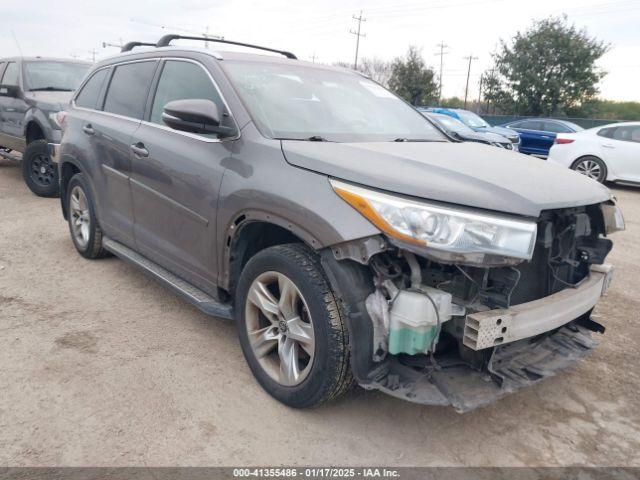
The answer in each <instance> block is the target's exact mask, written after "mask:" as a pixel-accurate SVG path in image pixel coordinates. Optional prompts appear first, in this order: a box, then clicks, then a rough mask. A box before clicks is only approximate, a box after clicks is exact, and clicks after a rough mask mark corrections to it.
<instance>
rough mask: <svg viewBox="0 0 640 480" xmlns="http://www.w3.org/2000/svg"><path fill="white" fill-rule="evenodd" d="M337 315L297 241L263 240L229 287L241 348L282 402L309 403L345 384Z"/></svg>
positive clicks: (348, 381)
mask: <svg viewBox="0 0 640 480" xmlns="http://www.w3.org/2000/svg"><path fill="white" fill-rule="evenodd" d="M343 318H344V317H343V313H342V311H341V308H340V305H339V304H338V302H337V301H336V299H335V297H334V296H333V292H332V291H331V288H330V287H329V284H328V282H327V280H326V279H325V277H324V273H323V270H322V267H321V266H320V264H319V262H318V259H317V258H316V256H315V254H314V253H313V252H312V251H311V250H310V249H308V248H307V247H305V246H304V245H301V244H289V245H279V246H275V247H270V248H267V249H265V250H263V251H262V252H259V253H258V254H256V255H255V256H254V257H253V258H252V259H251V260H249V262H248V263H247V265H246V266H245V268H244V270H243V271H242V274H241V276H240V280H239V282H238V288H237V289H236V322H237V326H238V335H239V337H240V344H241V346H242V351H243V353H244V356H245V358H246V360H247V363H248V364H249V367H250V368H251V371H252V372H253V374H254V376H255V377H256V379H257V380H258V382H259V383H260V385H262V387H263V388H264V389H265V390H266V391H267V392H268V393H269V394H271V395H272V396H273V397H275V398H276V399H277V400H279V401H281V402H282V403H284V404H286V405H289V406H291V407H296V408H305V407H312V406H314V405H318V404H321V403H323V402H326V401H328V400H331V399H333V398H336V397H338V396H340V395H342V394H343V393H344V392H346V391H347V390H348V388H349V387H350V386H351V385H352V383H353V380H352V376H351V367H350V364H349V348H348V335H347V330H346V326H345V324H344V320H343Z"/></svg>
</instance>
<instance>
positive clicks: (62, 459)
mask: <svg viewBox="0 0 640 480" xmlns="http://www.w3.org/2000/svg"><path fill="white" fill-rule="evenodd" d="M615 193H616V195H617V196H618V198H619V200H620V203H621V206H622V208H623V211H624V213H625V216H626V220H627V231H626V232H625V233H622V234H618V235H617V238H616V239H615V240H616V247H615V249H614V251H613V253H612V254H611V256H610V257H609V259H610V261H611V262H613V263H614V264H615V265H616V267H617V272H616V278H615V280H614V285H613V289H612V290H611V291H610V293H609V295H608V296H607V297H606V299H605V300H604V301H603V302H601V303H600V305H599V306H598V308H597V313H598V314H599V316H600V320H601V321H602V322H603V323H604V324H605V325H606V327H607V333H606V334H605V335H604V336H603V337H602V343H601V345H600V347H599V348H598V349H597V350H596V352H595V353H594V354H593V355H592V356H591V357H589V358H588V359H587V360H586V361H584V362H582V363H581V364H579V365H578V366H576V367H574V368H572V369H570V370H568V371H566V372H563V374H561V375H559V376H558V377H555V378H553V379H550V380H547V381H545V382H543V383H541V384H538V385H537V386H534V387H533V388H530V389H528V390H526V391H522V392H519V393H517V394H515V395H512V396H510V397H507V398H505V399H503V400H501V401H499V402H498V403H495V404H493V405H492V406H489V407H487V408H484V409H481V410H477V411H474V412H471V413H468V414H465V415H459V414H457V413H455V412H454V411H453V410H452V409H449V408H436V407H433V408H432V407H423V406H417V405H412V404H409V403H405V402H402V401H399V400H395V399H392V398H389V397H386V396H384V395H382V394H378V393H372V392H364V391H363V390H361V389H357V390H355V391H354V392H352V393H351V394H350V395H348V396H347V397H346V398H344V399H342V400H340V401H338V402H336V403H333V404H331V405H329V406H325V407H323V408H318V409H315V410H311V411H296V410H291V409H289V408H287V407H284V406H282V405H280V404H279V403H277V402H276V401H274V400H272V399H271V398H270V397H269V396H267V394H265V393H264V392H263V391H262V390H261V388H260V387H259V386H258V384H257V383H256V382H255V381H254V380H253V378H252V376H251V373H250V371H249V369H248V368H247V366H246V365H245V362H244V359H243V357H242V354H241V352H240V348H239V345H238V342H237V340H236V335H235V331H234V326H233V325H232V324H231V323H229V322H225V321H221V320H217V319H214V318H210V317H207V316H205V315H204V314H202V313H200V312H199V311H198V310H196V309H195V308H194V307H192V306H190V305H189V304H187V303H185V302H183V301H182V300H180V299H177V298H176V297H174V296H173V295H172V294H171V293H170V292H168V291H167V290H165V289H164V288H163V287H161V286H159V285H157V284H156V283H154V282H153V281H152V280H150V279H148V278H147V277H145V276H144V275H143V274H141V273H139V272H138V271H136V270H135V269H134V268H132V267H130V266H128V265H126V264H125V263H124V262H122V261H120V260H117V259H115V258H109V259H105V260H101V261H93V262H92V261H87V260H84V259H82V258H81V257H80V256H79V255H77V254H76V252H75V250H74V248H73V246H72V244H71V241H70V239H69V234H68V231H67V225H66V223H65V222H64V221H63V219H62V217H61V215H60V207H59V202H58V200H57V199H42V198H38V197H36V196H34V195H32V194H31V193H30V192H29V191H28V190H27V188H26V186H25V185H24V183H23V182H22V178H21V176H20V173H19V169H18V168H17V167H16V166H15V165H13V164H10V163H8V162H4V161H1V160H0V344H1V345H2V347H1V348H0V465H2V466H7V465H12V466H18V465H20V466H23V465H27V466H45V465H46V466H49V465H65V466H78V465H92V466H104V465H114V466H115V465H117V466H120V465H139V466H159V465H238V464H245V465H253V464H262V465H265V464H266V465H278V464H290V465H294V464H297V465H313V464H316V465H317V464H329V463H331V464H334V465H336V464H338V465H344V464H351V465H368V464H376V465H440V466H447V465H493V466H504V465H529V466H542V465H576V464H587V465H618V466H620V465H635V466H640V407H639V406H638V399H639V392H640V356H639V355H638V352H639V351H640V325H639V323H640V322H639V320H640V294H638V292H637V290H636V287H637V285H638V283H637V282H638V281H639V279H640V189H631V188H622V187H616V188H615Z"/></svg>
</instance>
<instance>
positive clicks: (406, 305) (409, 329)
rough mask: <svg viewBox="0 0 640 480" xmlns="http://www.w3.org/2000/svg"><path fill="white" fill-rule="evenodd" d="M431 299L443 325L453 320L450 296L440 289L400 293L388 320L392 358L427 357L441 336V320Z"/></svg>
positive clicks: (423, 288) (389, 348)
mask: <svg viewBox="0 0 640 480" xmlns="http://www.w3.org/2000/svg"><path fill="white" fill-rule="evenodd" d="M427 295H428V296H429V297H431V299H432V300H433V303H435V305H436V306H437V308H438V313H439V314H440V323H443V322H446V321H447V320H450V319H451V294H450V293H447V292H443V291H442V290H438V289H437V288H431V287H425V286H423V287H421V288H420V291H417V290H401V291H400V292H399V293H398V295H397V296H396V298H395V299H394V301H393V305H392V307H391V310H390V312H389V313H390V318H389V347H388V351H389V353H390V354H392V355H396V354H398V353H407V354H409V355H415V354H417V353H428V352H429V349H430V347H431V345H432V342H433V346H434V347H435V343H436V342H437V339H436V342H434V338H436V336H437V335H438V333H439V332H438V318H437V315H436V310H435V309H434V307H433V303H431V301H430V300H429V298H428V297H427Z"/></svg>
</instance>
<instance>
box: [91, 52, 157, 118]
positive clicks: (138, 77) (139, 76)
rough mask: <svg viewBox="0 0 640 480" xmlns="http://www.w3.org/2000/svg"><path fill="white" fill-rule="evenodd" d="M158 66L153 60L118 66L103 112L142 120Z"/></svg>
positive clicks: (112, 78) (110, 84)
mask: <svg viewBox="0 0 640 480" xmlns="http://www.w3.org/2000/svg"><path fill="white" fill-rule="evenodd" d="M156 64H157V62H156V61H155V60H151V61H144V62H135V63H126V64H124V65H118V66H117V67H116V68H115V71H114V72H113V76H112V77H111V82H110V83H109V90H107V96H106V98H105V101H104V108H103V110H104V111H105V112H109V113H115V114H118V115H123V116H125V117H131V118H135V119H137V120H141V119H142V118H143V117H144V107H145V105H146V102H147V94H148V92H149V86H150V85H151V80H152V79H153V74H154V73H155V70H156Z"/></svg>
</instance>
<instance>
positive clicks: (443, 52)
mask: <svg viewBox="0 0 640 480" xmlns="http://www.w3.org/2000/svg"><path fill="white" fill-rule="evenodd" d="M436 46H437V47H440V52H439V53H436V55H435V56H436V57H437V56H438V55H440V80H439V81H438V104H440V103H442V67H443V65H444V56H445V55H446V54H448V53H449V52H445V51H444V49H445V48H449V45H446V44H445V43H444V41H442V42H440V43H439V44H438V45H436Z"/></svg>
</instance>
